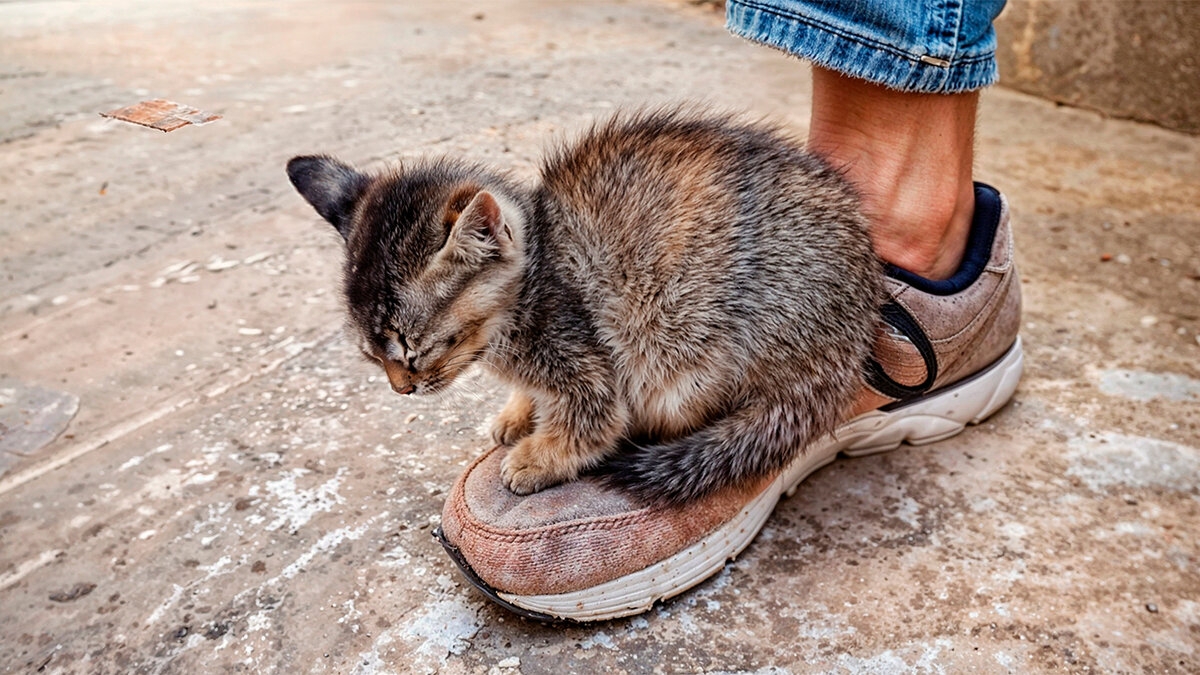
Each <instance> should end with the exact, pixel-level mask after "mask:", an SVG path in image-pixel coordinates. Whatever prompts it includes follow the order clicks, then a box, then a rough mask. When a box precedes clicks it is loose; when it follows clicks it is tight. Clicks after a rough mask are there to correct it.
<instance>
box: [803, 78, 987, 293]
mask: <svg viewBox="0 0 1200 675" xmlns="http://www.w3.org/2000/svg"><path fill="white" fill-rule="evenodd" d="M976 103H977V97H976V96H975V95H973V94H956V95H953V96H940V95H930V94H905V93H901V92H895V91H891V90H887V89H884V88H883V87H880V86H878V85H873V84H870V83H867V82H863V81H860V80H853V79H850V78H846V77H844V76H841V75H838V74H837V73H833V72H832V71H828V70H823V69H820V68H814V70H813V116H812V125H811V128H810V133H809V149H810V150H812V151H813V152H815V153H817V154H820V155H822V156H824V157H825V158H826V159H827V160H829V161H830V163H832V164H833V165H834V166H835V167H837V168H839V169H841V170H842V171H843V172H844V173H845V175H846V177H847V178H848V179H849V180H850V182H851V183H852V184H853V185H854V186H855V188H856V189H857V190H858V191H859V194H860V196H861V198H862V205H863V209H864V211H865V212H866V214H867V216H868V218H869V219H870V221H871V241H872V243H873V244H874V246H875V252H876V253H877V254H878V255H879V257H880V258H882V259H883V260H885V261H887V262H890V263H892V264H893V265H896V266H899V267H902V268H904V269H906V270H909V271H910V272H913V273H915V274H919V275H921V276H924V277H927V278H930V279H945V278H948V277H950V276H952V275H953V274H954V272H955V271H957V269H958V266H959V263H960V262H961V260H962V256H963V253H964V251H965V248H966V243H967V236H968V234H969V233H970V225H971V220H972V216H973V213H974V207H975V192H974V187H973V184H972V182H971V163H972V159H973V143H974V124H975V107H976Z"/></svg>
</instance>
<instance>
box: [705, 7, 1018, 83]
mask: <svg viewBox="0 0 1200 675" xmlns="http://www.w3.org/2000/svg"><path fill="white" fill-rule="evenodd" d="M791 4H795V3H791ZM725 13H726V14H725V15H726V23H725V27H726V28H727V29H728V30H729V32H731V33H733V34H734V35H737V36H740V37H743V38H746V39H748V40H753V41H754V42H758V43H761V44H764V45H767V46H768V47H774V48H776V49H779V50H782V51H784V52H787V53H788V54H791V55H793V56H797V57H800V58H803V59H807V60H809V61H812V62H813V63H815V64H817V65H820V66H823V67H825V68H828V69H830V70H835V71H837V72H839V73H842V74H843V75H847V76H849V77H855V78H859V79H863V80H867V81H869V82H874V83H876V84H880V85H883V86H885V87H888V88H889V89H896V90H899V91H909V92H923V93H936V94H953V93H958V92H964V91H973V90H975V89H981V88H983V87H986V86H988V85H990V84H994V83H995V82H996V80H998V79H999V72H998V70H997V68H996V57H995V51H994V46H993V45H994V40H995V38H994V33H993V34H992V36H989V37H991V41H992V43H993V45H989V46H991V47H992V48H991V49H988V50H987V51H985V52H984V53H981V54H975V55H969V56H968V55H963V56H960V57H951V58H940V57H939V56H936V55H930V54H928V53H917V52H915V51H913V50H906V49H902V48H900V47H897V46H894V45H889V44H886V43H884V42H882V41H880V40H878V39H876V38H873V37H871V36H868V35H863V34H860V33H856V32H854V31H853V27H852V26H851V27H842V26H835V25H832V24H830V23H828V22H825V21H821V20H820V19H817V18H814V17H811V16H803V15H800V14H798V13H796V12H795V11H791V10H790V8H783V7H779V6H772V5H771V4H770V3H769V2H762V1H759V0H727V2H726V5H725ZM989 30H990V26H989Z"/></svg>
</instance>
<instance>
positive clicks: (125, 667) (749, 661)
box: [0, 0, 1200, 673]
mask: <svg viewBox="0 0 1200 675" xmlns="http://www.w3.org/2000/svg"><path fill="white" fill-rule="evenodd" d="M0 64H3V65H2V66H0V78H2V79H0V90H2V91H3V96H4V106H3V113H0V142H2V144H3V149H4V151H3V152H0V175H3V176H5V179H4V181H3V183H2V185H0V209H3V213H4V214H5V218H4V219H3V221H2V222H0V231H2V232H3V241H4V246H3V247H2V250H0V269H2V273H3V288H2V291H0V370H2V371H3V374H4V375H6V376H9V377H12V378H15V379H16V380H19V381H20V382H24V383H29V384H30V385H31V386H38V387H41V388H43V389H48V390H53V391H61V392H65V393H66V394H69V395H70V396H77V397H78V399H79V404H78V405H79V408H78V412H77V413H76V414H75V417H74V419H73V420H71V422H70V424H69V426H68V427H67V428H66V429H65V430H64V432H63V433H62V435H60V436H59V437H58V438H57V439H56V440H55V441H53V442H52V443H50V444H49V445H47V446H45V447H43V448H41V449H40V450H38V451H37V452H34V453H32V454H29V455H28V456H20V457H17V458H16V460H14V463H12V464H10V465H9V466H8V467H7V472H6V473H5V474H3V475H2V476H0V646H2V647H3V649H2V650H0V670H4V671H13V672H24V671H33V670H40V671H41V672H59V673H126V672H181V673H190V672H226V671H244V672H337V673H345V672H357V673H383V672H420V671H442V672H472V673H484V672H496V673H511V672H518V671H520V672H525V673H541V672H592V671H614V672H670V671H689V672H694V671H712V672H760V673H779V672H966V671H970V672H1021V673H1024V672H1051V671H1053V672H1057V671H1067V672H1156V673H1169V672H1178V673H1187V672H1197V671H1200V559H1198V556H1200V546H1198V544H1197V540H1196V532H1197V529H1198V526H1200V489H1198V488H1197V470H1198V468H1200V466H1198V465H1200V406H1198V405H1197V402H1198V401H1200V394H1198V393H1197V392H1198V391H1200V367H1198V366H1197V363H1198V361H1200V342H1198V341H1197V334H1198V332H1200V311H1198V310H1197V308H1198V307H1200V215H1198V208H1197V207H1198V206H1200V138H1195V137H1187V136H1183V135H1178V134H1174V133H1171V132H1167V131H1164V130H1161V129H1157V128H1153V127H1149V126H1144V125H1139V124H1135V123H1130V122H1121V121H1113V120H1107V119H1104V118H1102V117H1099V116H1097V115H1094V114H1091V113H1086V112H1081V111H1076V110H1071V109H1067V108H1059V107H1055V106H1054V105H1052V104H1048V103H1045V102H1043V101H1040V100H1037V99H1034V98H1030V97H1027V96H1024V95H1020V94H1016V93H1013V92H1009V91H1004V90H992V91H989V92H987V93H986V94H985V95H984V98H983V113H982V118H981V121H980V127H979V143H980V152H979V160H978V175H979V178H980V179H981V180H985V181H990V182H993V183H995V184H997V185H998V186H1000V187H1001V188H1002V189H1004V190H1005V191H1006V192H1007V194H1008V195H1009V197H1010V198H1011V200H1012V204H1013V210H1014V214H1015V219H1016V220H1015V229H1016V235H1017V240H1018V259H1019V263H1020V265H1021V267H1022V272H1023V279H1024V283H1025V287H1024V288H1025V294H1026V299H1027V302H1026V308H1027V312H1026V317H1025V322H1026V323H1025V329H1024V331H1023V335H1024V339H1025V344H1026V348H1027V350H1028V351H1027V358H1028V366H1027V375H1026V379H1025V380H1024V382H1023V384H1022V386H1021V389H1020V390H1019V392H1018V394H1017V397H1016V400H1015V401H1014V403H1013V404H1011V405H1010V406H1008V407H1007V408H1005V409H1004V410H1002V411H1001V412H1000V413H999V414H998V415H997V416H995V417H994V418H993V419H992V420H990V421H988V422H987V423H985V424H983V425H981V426H980V427H978V428H976V429H972V430H970V431H968V432H966V433H964V434H962V435H961V436H959V437H956V438H954V439H951V440H949V441H945V442H942V443H939V444H936V445H933V446H928V447H923V448H905V449H903V450H901V451H898V452H895V453H891V454H887V455H880V456H875V457H869V458H863V459H858V460H847V461H842V462H837V463H835V464H833V465H831V466H830V467H828V468H826V469H824V470H822V471H820V472H819V473H817V474H815V475H814V476H813V477H811V478H810V479H809V480H808V481H807V482H806V483H805V484H804V485H803V486H802V487H801V489H800V491H799V492H798V493H797V494H796V496H795V497H793V498H791V499H789V500H786V501H784V502H783V503H782V504H781V505H780V507H779V508H778V510H777V512H776V514H775V515H774V517H773V518H772V519H771V521H770V522H769V523H768V525H767V528H766V529H765V530H764V531H763V533H762V535H761V536H760V537H759V538H758V539H757V540H756V541H755V542H754V543H753V544H752V545H751V546H750V548H749V549H748V550H747V551H746V552H745V553H744V554H743V555H742V556H741V557H740V558H739V559H738V560H737V561H736V562H734V563H732V564H730V565H728V566H727V567H726V568H725V569H724V571H722V572H721V573H720V574H719V575H717V576H716V577H715V578H713V579H712V580H710V581H709V582H707V583H705V584H704V585H702V586H701V587H699V588H697V589H695V590H694V591H692V592H690V593H688V594H686V595H684V596H682V597H680V598H678V599H676V600H673V601H671V602H668V603H666V604H665V605H662V606H660V607H658V608H656V609H655V610H653V611H651V612H650V613H648V614H646V615H644V616H641V617H636V618H632V619H626V620H621V621H615V622H611V623H607V624H602V625H597V626H589V627H568V628H562V627H548V626H542V625H539V624H535V623H530V622H527V621H524V620H521V619H518V618H516V617H514V616H512V615H509V614H506V613H505V612H504V611H503V610H500V609H498V608H496V607H494V606H492V605H490V604H488V603H487V602H486V601H484V600H483V599H482V597H481V596H479V595H478V594H477V593H475V592H474V591H473V590H471V589H470V588H469V587H468V586H466V585H465V584H464V583H463V582H462V580H461V579H460V578H459V577H458V575H457V572H456V570H455V569H454V567H453V565H452V564H451V563H450V561H449V560H448V559H447V558H446V557H445V556H444V555H443V553H442V551H441V549H440V547H438V546H437V544H436V543H435V542H434V541H433V540H432V539H431V538H430V536H429V531H430V528H431V526H433V525H435V524H436V522H437V514H439V513H440V509H441V504H442V500H443V498H444V494H445V491H446V490H447V488H448V487H449V485H450V484H451V483H452V481H453V480H454V478H455V477H456V475H457V473H458V472H459V471H460V470H461V468H462V467H463V466H464V465H465V464H466V463H467V462H468V461H469V460H470V459H471V458H472V457H474V456H475V455H476V454H477V453H478V452H479V451H480V450H481V449H482V448H483V446H484V442H485V440H484V439H485V434H484V431H485V429H486V425H487V422H488V419H489V416H490V415H491V414H492V413H493V412H494V411H495V410H498V409H499V407H500V405H501V404H502V402H503V400H504V395H505V392H504V390H503V388H502V387H501V386H500V385H498V384H496V383H494V382H490V381H488V380H486V379H484V378H482V377H478V376H476V377H474V378H473V379H472V380H471V381H470V382H468V383H467V386H465V387H460V388H459V390H458V393H457V394H455V395H451V396H447V397H445V398H442V399H430V400H420V399H418V400H412V399H408V398H401V397H397V396H395V395H393V394H391V393H390V392H389V391H388V388H387V386H386V384H385V383H384V382H383V381H382V379H381V378H380V377H379V375H378V374H377V373H375V372H373V371H372V370H371V369H370V368H368V367H367V366H366V365H365V364H362V363H360V361H359V360H358V358H357V357H356V356H355V350H354V348H353V347H352V346H351V345H348V344H347V343H346V342H344V341H343V339H342V337H341V334H340V323H341V319H340V315H339V308H338V304H337V293H336V276H337V267H338V263H339V256H340V253H339V250H338V249H339V244H338V241H337V239H336V235H334V234H333V233H332V231H331V230H330V229H329V228H328V227H327V226H324V225H322V224H320V223H318V222H317V219H316V217H315V216H314V215H313V214H312V213H311V211H310V210H309V208H308V207H307V206H306V205H305V204H303V203H302V201H301V200H300V199H299V197H297V196H296V195H295V194H294V193H293V192H292V190H291V188H290V186H289V185H288V184H287V181H286V178H285V176H284V174H283V164H284V162H285V161H286V160H287V158H288V157H290V156H291V155H293V154H297V153H301V152H312V151H330V152H337V153H338V154H340V155H342V156H344V157H346V158H348V159H351V160H355V161H359V162H375V163H378V162H389V161H396V160H403V159H404V158H407V157H415V156H418V155H425V154H430V153H440V152H449V153H460V154H464V155H466V156H469V157H472V158H476V159H481V160H486V161H494V162H496V163H498V164H502V165H505V166H510V167H513V168H515V169H516V171H517V172H518V173H521V174H528V172H529V171H530V170H531V167H532V166H533V165H534V162H535V161H536V157H537V156H538V153H539V150H540V148H541V147H543V146H544V145H545V144H546V143H547V142H549V141H550V140H551V139H553V138H556V137H560V136H561V134H563V133H566V132H569V131H571V130H573V129H578V128H580V127H581V126H583V125H585V124H587V123H588V122H589V121H590V120H591V119H593V118H594V117H596V116H597V115H604V114H606V113H608V112H609V111H611V110H612V109H613V108H616V107H618V106H622V105H632V104H641V103H645V102H661V101H669V100H678V99H685V98H705V99H708V100H711V101H713V102H714V103H715V104H717V105H721V106H728V107H736V108H741V109H747V110H750V111H753V112H754V113H756V114H764V115H769V116H771V117H773V118H775V119H778V120H780V121H782V122H783V123H785V124H787V125H789V126H791V127H793V128H794V129H795V130H796V132H797V133H799V134H802V133H804V131H805V129H806V124H807V109H808V102H809V85H808V78H807V75H806V72H805V69H804V68H803V67H802V66H800V65H799V64H797V63H796V62H794V61H791V60H789V59H787V58H786V57H784V56H782V55H780V54H778V53H775V52H773V51H771V50H768V49H764V48H761V47H756V46H754V45H750V44H747V43H743V42H740V41H738V40H736V39H734V38H732V37H730V36H728V35H727V34H726V33H725V32H724V31H723V29H722V28H721V21H720V18H719V17H718V16H716V15H714V14H713V13H712V12H711V11H710V10H708V9H705V8H700V7H694V6H690V5H685V4H673V3H663V2H654V1H652V0H638V1H634V2H598V1H590V0H583V1H580V2H573V3H553V2H538V1H534V0H514V1H512V2H504V3H502V4H500V3H477V4H467V5H455V4H450V5H447V4H446V3H434V2H428V1H426V0H419V1H414V2H407V3H404V4H402V5H400V4H396V5H387V4H377V3H366V2H348V3H338V4H336V5H335V4H333V3H328V2H315V1H313V0H281V1H280V2H273V3H269V4H267V3H245V2H235V1H233V0H213V1H212V2H208V3H202V4H196V3H154V4H147V3H135V2H132V0H117V1H116V2H110V3H104V4H103V5H102V6H101V5H96V4H83V3H73V2H61V3H59V2H53V3H48V2H36V3H35V2H9V3H3V4H0ZM158 96H161V97H165V98H169V99H172V100H177V101H181V102H185V103H188V104H192V105H196V106H198V107H201V108H203V109H205V110H211V111H213V112H216V113H219V114H222V115H224V117H225V119H224V120H222V121H220V122H217V123H214V124H212V125H209V126H206V127H202V128H185V129H182V130H180V131H176V132H173V133H171V134H160V133H158V132H154V131H150V130H147V129H142V128H136V127H132V126H128V125H123V124H120V123H117V122H112V121H106V120H103V119H100V118H99V117H97V116H96V114H95V113H96V112H98V111H103V110H111V109H113V108H116V107H119V106H121V105H126V104H129V103H132V102H134V101H136V100H139V99H142V98H153V97H158ZM1106 257H1111V259H1109V260H1108V261H1103V259H1104V258H1106ZM14 457H15V455H14Z"/></svg>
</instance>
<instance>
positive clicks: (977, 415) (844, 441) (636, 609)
mask: <svg viewBox="0 0 1200 675" xmlns="http://www.w3.org/2000/svg"><path fill="white" fill-rule="evenodd" d="M1023 364H1024V354H1023V352H1022V349H1021V339H1020V338H1019V337H1018V338H1017V340H1016V341H1015V342H1014V343H1013V345H1012V347H1010V348H1009V349H1008V351H1007V352H1006V353H1005V354H1004V356H1002V357H1000V359H999V360H997V361H996V362H995V363H993V364H992V365H991V366H988V367H987V368H985V369H984V370H982V371H980V372H978V373H976V374H975V375H973V376H971V377H969V378H967V379H965V380H962V381H960V382H957V383H955V384H953V385H951V386H949V387H945V388H943V389H939V390H937V391H935V392H932V393H930V394H927V395H926V396H924V397H921V398H917V399H914V400H912V401H906V402H904V403H898V404H892V405H891V406H884V407H883V408H880V409H878V410H872V411H870V412H867V413H863V414H862V415H859V416H858V417H855V418H854V419H852V420H850V421H849V422H847V423H846V424H843V425H842V426H840V427H838V430H837V432H836V433H834V434H833V435H831V436H829V437H826V438H825V439H823V440H822V441H820V442H818V443H816V444H814V449H812V450H810V451H809V452H806V453H804V455H803V456H801V457H799V458H797V459H796V460H795V461H794V462H792V464H791V465H790V466H788V468H787V469H786V470H784V471H783V473H781V474H780V475H779V477H778V478H776V479H775V481H774V482H772V483H771V485H770V486H768V487H767V488H766V489H765V490H763V491H762V492H761V493H760V494H759V495H758V496H757V497H755V498H754V499H753V500H751V501H750V502H748V503H747V504H746V505H745V506H744V507H742V510H741V512H740V513H739V514H738V515H737V516H736V517H734V518H733V519H731V520H729V521H728V522H726V523H725V524H724V525H722V526H721V527H719V528H717V529H716V530H714V531H713V532H712V533H710V534H709V535H707V536H706V537H704V538H703V539H701V540H700V541H698V542H697V543H695V544H693V545H692V546H690V547H688V548H686V549H684V550H682V551H680V552H679V553H676V554H674V555H672V556H671V557H669V558H667V559H665V560H662V561H660V562H657V563H655V564H653V565H651V566H649V567H647V568H645V569H642V570H639V571H637V572H633V573H631V574H627V575H625V576H623V577H620V578H617V579H613V580H612V581H607V582H605V583H602V584H598V585H596V586H592V587H590V588H585V589H582V590H578V591H572V592H569V593H558V594H553V595H515V594H512V593H505V592H503V591H498V590H496V589H494V588H492V587H491V586H489V585H488V584H487V583H486V582H484V581H483V580H482V579H480V578H479V576H478V575H477V574H475V571H474V570H472V569H471V566H470V565H469V564H468V563H467V561H466V559H465V558H464V557H463V556H462V553H461V552H459V550H458V549H457V548H456V547H455V546H454V545H453V544H451V543H450V542H449V541H447V540H446V538H445V536H444V535H443V534H442V532H441V528H438V529H437V530H435V531H434V533H433V534H434V537H436V538H437V539H438V541H440V542H441V543H442V546H444V547H445V548H446V551H447V552H448V553H449V554H450V557H451V558H453V559H454V561H455V563H457V564H458V567H459V568H460V569H461V570H462V571H463V574H465V575H466V577H467V579H468V580H470V581H471V583H472V584H473V585H475V586H476V587H477V588H479V590H481V591H482V592H483V593H484V594H485V595H487V596H488V597H489V598H491V599H492V600H494V601H496V602H497V603H499V604H500V605H502V606H504V607H506V608H507V609H509V610H511V611H513V612H515V613H517V614H520V615H522V616H525V617H527V618H531V619H537V620H540V621H569V622H591V621H604V620H607V619H616V618H619V617H623V616H631V615H634V614H641V613H642V612H645V611H647V610H649V609H650V608H651V607H652V606H653V605H654V603H655V602H658V601H660V600H666V599H667V598H672V597H674V596H676V595H679V594H680V593H683V592H684V591H686V590H688V589H689V588H692V587H693V586H695V585H696V584H699V583H700V582H702V581H704V580H705V579H707V578H709V577H710V576H712V575H714V574H716V573H717V572H719V571H720V570H721V569H722V568H723V567H724V566H725V563H726V562H727V561H729V560H733V559H734V558H736V557H737V556H738V554H739V553H741V552H742V551H743V550H744V549H745V548H746V547H747V546H748V545H749V544H750V542H751V541H752V540H753V539H754V537H755V536H757V535H758V533H759V531H760V530H762V528H763V525H765V524H766V522H767V518H769V517H770V515H771V512H772V511H774V510H775V505H776V504H777V503H778V502H779V500H780V499H781V498H782V497H783V496H785V495H786V496H789V497H790V496H791V495H793V494H795V492H796V488H797V487H798V486H799V485H800V483H801V482H803V481H804V479H805V478H807V477H808V476H809V475H811V474H812V473H813V472H814V471H816V470H817V469H820V468H821V467H823V466H826V465H827V464H829V463H830V462H832V461H833V460H835V459H837V458H838V456H839V455H844V456H847V457H862V456H866V455H873V454H877V453H880V452H887V451H890V450H895V449H896V448H899V447H900V446H901V445H903V444H905V443H908V444H909V445H926V444H929V443H936V442H937V441H941V440H944V439H947V438H950V437H951V436H954V435H955V434H958V433H959V432H961V431H962V430H963V429H965V428H966V427H967V426H968V425H974V424H978V423H980V422H982V421H983V420H985V419H987V418H988V417H990V416H991V415H992V414H993V413H995V412H996V411H997V410H999V409H1000V408H1002V407H1003V406H1004V404H1005V403H1007V402H1008V401H1009V399H1011V398H1012V395H1013V392H1015V391H1016V389H1017V383H1018V381H1020V379H1021V370H1022V367H1023Z"/></svg>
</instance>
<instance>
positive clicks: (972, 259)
mask: <svg viewBox="0 0 1200 675" xmlns="http://www.w3.org/2000/svg"><path fill="white" fill-rule="evenodd" d="M999 226H1000V192H999V191H998V190H997V189H996V188H994V187H992V186H990V185H986V184H984V183H975V215H974V216H973V217H972V218H971V232H970V234H968V235H967V250H966V253H965V254H964V255H963V260H962V263H961V264H960V265H959V266H958V271H957V272H955V273H954V276H952V277H950V278H949V279H942V280H937V281H935V280H933V279H926V278H925V277H923V276H920V275H918V274H913V273H912V272H909V271H908V270H906V269H903V268H900V267H896V266H895V265H893V264H891V263H888V264H887V266H886V268H887V275H888V276H889V277H891V278H893V279H896V280H897V281H903V282H904V283H906V284H908V285H909V286H912V287H913V288H915V289H917V290H918V291H921V292H923V293H929V294H930V295H954V294H955V293H958V292H960V291H963V290H966V288H967V287H969V286H970V285H971V284H973V283H975V280H976V279H978V278H979V275H980V274H983V270H984V268H986V267H987V264H988V260H990V259H991V257H992V244H993V242H994V241H995V239H996V228H997V227H999Z"/></svg>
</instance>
